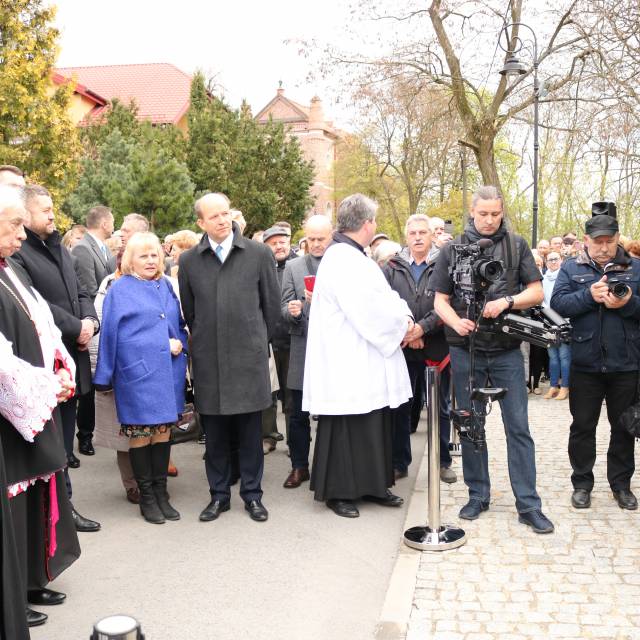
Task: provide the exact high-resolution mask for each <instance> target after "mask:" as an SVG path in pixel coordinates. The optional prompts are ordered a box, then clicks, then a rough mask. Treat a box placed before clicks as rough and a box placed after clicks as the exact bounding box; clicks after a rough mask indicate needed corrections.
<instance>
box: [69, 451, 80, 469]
mask: <svg viewBox="0 0 640 640" xmlns="http://www.w3.org/2000/svg"><path fill="white" fill-rule="evenodd" d="M67 466H68V467H70V468H71V469H77V468H78V467H79V466H80V460H78V458H76V455H75V454H74V453H72V454H71V455H70V456H67Z"/></svg>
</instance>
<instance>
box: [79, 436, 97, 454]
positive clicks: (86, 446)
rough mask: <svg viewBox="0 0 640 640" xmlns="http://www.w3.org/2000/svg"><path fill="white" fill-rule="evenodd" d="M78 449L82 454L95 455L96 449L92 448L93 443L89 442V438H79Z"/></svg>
mask: <svg viewBox="0 0 640 640" xmlns="http://www.w3.org/2000/svg"><path fill="white" fill-rule="evenodd" d="M78 451H79V452H80V453H81V454H82V455H83V456H95V455H96V450H95V449H94V448H93V444H91V440H80V441H79V442H78Z"/></svg>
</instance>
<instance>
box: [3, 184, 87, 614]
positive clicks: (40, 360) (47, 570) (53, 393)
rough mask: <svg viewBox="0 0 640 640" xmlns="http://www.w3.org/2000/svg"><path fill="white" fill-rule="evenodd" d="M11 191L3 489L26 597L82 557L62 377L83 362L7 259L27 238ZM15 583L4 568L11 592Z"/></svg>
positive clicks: (6, 220) (6, 238)
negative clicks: (67, 474) (68, 475)
mask: <svg viewBox="0 0 640 640" xmlns="http://www.w3.org/2000/svg"><path fill="white" fill-rule="evenodd" d="M6 189H7V188H6V187H0V441H1V447H0V451H1V452H2V453H1V454H0V455H2V463H3V464H2V467H4V469H3V471H4V472H5V474H3V475H4V477H3V478H2V484H1V486H0V490H1V491H2V492H3V494H4V495H3V498H4V499H6V497H7V496H8V497H9V498H10V499H9V506H10V511H11V519H12V520H13V532H14V533H15V543H16V544H15V547H16V554H15V556H16V558H17V567H18V570H19V573H20V579H19V580H18V581H14V584H13V586H12V591H15V589H16V585H17V584H21V587H22V589H24V596H25V597H26V591H27V590H31V589H43V588H44V587H46V585H47V584H48V583H49V581H50V580H53V579H54V578H55V577H56V576H57V575H59V574H60V573H61V572H62V571H63V570H64V569H65V568H67V567H68V566H69V565H70V564H72V563H73V562H74V561H75V560H76V559H77V558H78V556H79V555H80V546H79V544H78V536H77V533H76V530H75V525H74V522H73V518H72V514H71V505H70V503H69V499H68V497H67V493H66V487H65V482H64V475H63V469H64V467H65V465H66V454H65V451H64V445H63V441H62V429H61V427H60V422H59V414H58V410H57V396H58V395H59V394H60V392H61V390H62V385H61V383H60V380H59V377H58V376H57V375H56V374H55V370H56V369H65V370H66V371H67V373H68V374H69V375H70V378H71V380H73V379H75V366H74V363H73V360H72V359H71V358H70V357H69V354H68V352H67V351H66V349H65V347H64V345H63V344H62V339H61V336H60V332H59V330H58V329H57V327H56V326H55V323H54V321H53V317H52V315H51V312H50V310H49V307H48V305H47V303H46V302H45V301H44V300H43V299H42V298H41V297H40V296H39V295H38V293H37V292H36V291H35V290H33V288H32V287H31V286H30V284H29V280H28V277H27V276H26V274H25V273H24V271H23V270H22V269H21V268H20V267H18V266H16V265H12V263H11V260H10V258H9V259H8V260H6V258H7V257H8V256H10V255H12V254H13V253H14V252H15V251H17V250H18V248H19V246H20V241H21V240H22V239H24V230H23V228H22V224H21V220H24V215H25V213H24V208H23V207H21V206H20V204H19V201H16V200H15V196H14V197H13V198H12V197H11V195H10V194H8V193H7V192H6ZM3 204H4V205H5V206H3ZM3 535H4V531H3ZM9 580H10V578H9V576H7V575H6V574H5V571H4V566H3V567H2V583H3V585H2V586H3V592H4V589H5V587H7V585H8V583H9ZM3 604H4V602H3Z"/></svg>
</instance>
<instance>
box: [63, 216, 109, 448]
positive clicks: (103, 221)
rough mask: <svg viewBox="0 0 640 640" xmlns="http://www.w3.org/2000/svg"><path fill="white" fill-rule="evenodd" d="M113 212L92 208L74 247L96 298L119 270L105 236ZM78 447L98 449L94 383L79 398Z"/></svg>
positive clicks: (87, 286)
mask: <svg viewBox="0 0 640 640" xmlns="http://www.w3.org/2000/svg"><path fill="white" fill-rule="evenodd" d="M113 224H114V221H113V214H112V213H111V209H109V208H108V207H103V206H100V205H99V206H97V207H93V208H92V209H89V213H87V218H86V221H85V226H86V227H87V233H85V234H84V237H83V238H82V240H80V241H79V242H78V244H76V246H75V247H74V248H73V249H72V254H73V257H74V258H75V259H76V262H75V267H76V272H77V273H78V278H79V280H80V285H81V286H82V288H83V289H84V290H85V291H86V292H87V293H88V294H89V297H90V298H91V301H93V300H95V298H96V295H97V293H98V288H99V287H100V283H101V282H102V281H103V280H104V279H105V278H106V277H107V276H108V275H109V274H110V273H113V272H114V271H115V270H116V259H115V256H113V255H112V254H111V251H109V249H108V248H107V245H106V244H105V240H108V239H109V238H110V237H111V235H112V234H113ZM77 417H78V451H79V452H80V453H82V454H83V455H86V456H92V455H93V454H94V453H95V450H94V448H93V444H92V443H91V440H92V439H93V430H94V428H95V424H96V409H95V396H94V390H93V387H91V388H90V389H89V390H88V391H87V392H86V393H84V395H82V396H80V398H79V399H78V416H77Z"/></svg>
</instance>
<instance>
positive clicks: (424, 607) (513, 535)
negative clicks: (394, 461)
mask: <svg viewBox="0 0 640 640" xmlns="http://www.w3.org/2000/svg"><path fill="white" fill-rule="evenodd" d="M530 398H531V401H530V403H529V418H530V424H531V430H532V435H533V437H534V440H535V443H536V460H537V470H538V492H539V494H540V496H541V498H542V502H543V511H544V513H545V514H546V515H547V516H548V517H550V518H551V520H552V521H553V522H554V524H555V527H556V529H555V533H553V534H550V535H538V534H535V533H533V532H532V531H531V530H530V529H529V528H527V527H526V526H525V525H522V524H519V523H518V519H517V514H516V511H515V507H514V499H513V495H512V492H511V487H510V485H509V477H508V474H507V465H506V447H505V438H504V434H503V429H502V422H501V418H500V412H499V410H498V409H497V407H496V409H494V415H492V416H490V418H489V420H488V424H487V440H488V446H489V460H490V472H491V480H492V497H491V508H490V510H489V511H488V512H486V513H484V514H482V515H481V516H480V518H479V519H478V520H476V521H474V522H467V521H463V520H459V519H458V510H459V508H460V507H461V506H462V505H463V504H464V503H465V502H466V499H467V491H466V486H465V485H464V483H463V482H461V481H458V482H457V483H456V484H453V485H444V484H442V485H441V486H442V492H441V503H442V522H444V523H452V524H456V523H457V524H458V525H461V526H462V527H463V528H464V530H465V531H466V533H467V539H468V541H467V544H466V545H464V546H463V547H460V548H458V549H455V550H452V551H447V552H442V553H429V552H423V553H422V554H421V557H420V562H419V567H418V572H417V579H416V585H415V592H414V600H413V607H412V610H411V615H410V619H409V625H408V632H407V635H406V638H407V640H529V639H533V638H535V639H536V640H539V639H541V638H563V639H565V640H569V639H575V640H583V639H585V638H611V639H616V640H622V639H625V640H627V639H636V638H639V639H640V522H639V520H638V518H640V512H638V511H636V512H629V511H623V510H622V509H620V508H619V507H618V506H617V504H616V502H615V501H614V500H613V498H612V495H611V491H610V489H609V486H608V483H607V480H606V448H607V443H608V434H609V426H608V423H607V421H606V418H605V415H604V414H605V411H604V407H603V415H602V416H601V420H600V424H599V425H598V457H597V462H596V467H595V476H596V482H595V487H594V490H593V493H592V506H591V509H589V510H581V511H578V510H575V509H573V508H572V507H571V504H570V496H571V490H572V488H571V482H570V465H569V460H568V455H567V451H566V449H567V438H568V431H569V424H570V414H569V405H568V401H556V400H544V399H543V398H542V397H540V396H530ZM456 469H457V470H458V471H459V476H461V475H462V474H461V462H460V459H459V458H458V459H457V462H456ZM636 478H637V477H636ZM419 481H420V480H419ZM416 489H419V488H418V487H416ZM632 489H633V490H634V491H635V493H636V494H640V486H639V483H638V481H637V479H634V481H632ZM425 496H426V494H425Z"/></svg>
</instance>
